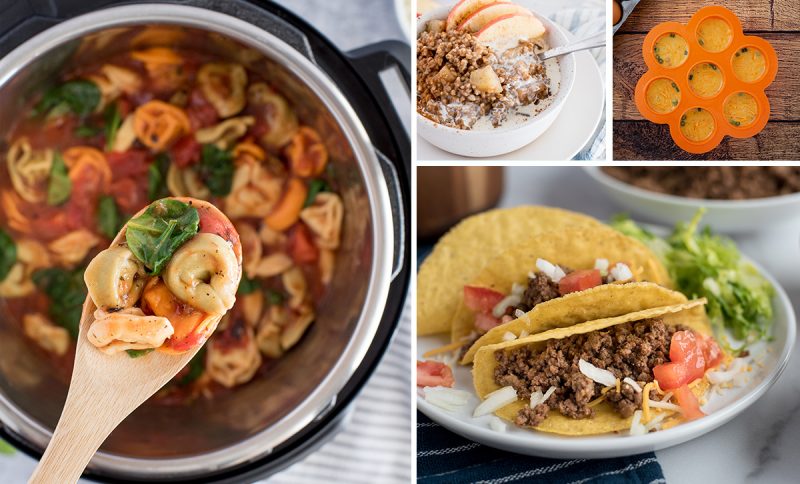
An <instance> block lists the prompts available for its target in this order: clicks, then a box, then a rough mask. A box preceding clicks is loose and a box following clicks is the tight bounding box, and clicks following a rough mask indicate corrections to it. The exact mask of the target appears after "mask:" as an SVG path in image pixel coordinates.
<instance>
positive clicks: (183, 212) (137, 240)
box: [125, 199, 200, 275]
mask: <svg viewBox="0 0 800 484" xmlns="http://www.w3.org/2000/svg"><path fill="white" fill-rule="evenodd" d="M199 225H200V215H199V214H198V213H197V209H196V208H194V207H192V206H191V205H189V204H186V203H183V202H179V201H178V200H170V199H165V200H158V201H156V202H153V203H152V204H150V206H149V207H147V210H145V211H144V213H143V214H142V215H140V216H138V217H136V218H133V219H131V220H130V221H129V222H128V229H127V231H126V233H125V238H126V240H127V242H128V248H130V249H131V252H133V255H135V256H136V258H137V259H139V260H140V261H142V263H143V264H144V265H145V266H146V267H147V268H148V269H150V271H151V274H153V275H158V274H160V273H161V271H162V270H163V269H164V266H166V265H167V262H169V259H170V258H171V257H172V254H173V253H174V252H175V251H176V250H178V247H180V246H181V244H183V243H184V242H186V241H187V240H189V239H191V238H192V237H194V235H195V234H196V233H197V229H198V226H199Z"/></svg>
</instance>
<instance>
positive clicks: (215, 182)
mask: <svg viewBox="0 0 800 484" xmlns="http://www.w3.org/2000/svg"><path fill="white" fill-rule="evenodd" d="M197 172H198V173H199V175H200V178H202V180H203V181H204V182H205V184H206V186H207V187H208V189H209V191H210V192H211V194H212V195H216V196H218V197H224V196H225V195H227V194H229V193H230V192H231V183H232V182H233V155H232V154H231V152H230V151H225V150H221V149H219V148H217V147H216V146H214V145H203V151H202V152H201V155H200V163H199V164H198V166H197Z"/></svg>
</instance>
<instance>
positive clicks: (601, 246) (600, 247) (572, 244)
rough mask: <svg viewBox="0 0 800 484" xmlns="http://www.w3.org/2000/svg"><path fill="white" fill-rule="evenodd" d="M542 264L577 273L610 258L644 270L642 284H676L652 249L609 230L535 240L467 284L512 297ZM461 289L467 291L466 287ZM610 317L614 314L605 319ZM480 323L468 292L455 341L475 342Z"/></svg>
mask: <svg viewBox="0 0 800 484" xmlns="http://www.w3.org/2000/svg"><path fill="white" fill-rule="evenodd" d="M537 259H545V260H547V261H548V262H551V263H553V264H557V265H563V266H566V267H569V268H570V269H574V270H580V269H592V268H594V264H595V261H596V260H597V259H607V260H608V261H609V263H611V264H613V263H616V262H625V263H627V264H628V265H629V266H630V268H631V270H633V271H634V274H637V269H639V268H641V271H640V272H638V275H639V276H640V278H641V280H644V281H649V282H654V283H656V284H659V285H661V286H665V287H671V285H672V282H671V281H670V278H669V273H668V272H667V270H666V268H665V267H664V266H663V265H662V264H661V262H660V261H659V260H658V258H657V257H656V256H655V254H653V252H652V251H650V249H648V248H647V247H646V246H645V245H644V244H642V243H640V242H639V241H637V240H634V239H632V238H630V237H628V236H626V235H623V234H621V233H619V232H617V231H616V230H614V229H612V228H611V227H607V226H604V225H603V226H600V227H573V228H565V229H561V230H558V231H550V232H546V233H543V234H540V235H539V236H536V237H531V238H530V239H528V240H526V241H524V242H522V243H520V244H518V245H516V246H514V247H512V248H510V249H509V250H507V251H506V252H503V253H501V254H499V255H497V256H496V257H494V258H493V259H492V260H491V261H489V262H487V263H486V265H485V266H483V269H481V271H480V272H479V273H478V274H477V275H476V277H475V278H474V279H471V280H470V281H469V282H468V283H467V284H468V285H470V286H479V287H486V288H489V289H494V290H495V291H499V292H501V293H503V294H509V293H510V292H511V288H512V286H513V285H514V283H517V284H525V285H527V283H528V273H529V272H531V271H536V270H538V269H536V260H537ZM461 289H462V291H463V287H462V288H461ZM559 299H561V298H559ZM678 302H679V301H678ZM667 304H670V303H667ZM651 307H652V306H651ZM606 316H611V315H610V314H606V315H599V317H606ZM591 319H596V318H591ZM474 321H475V313H474V312H473V311H472V310H470V309H469V308H467V307H466V306H465V305H464V297H463V292H462V293H461V294H460V296H459V301H458V306H457V309H456V311H455V312H454V313H453V315H452V323H451V339H452V341H453V342H456V341H461V340H463V339H465V338H467V337H469V335H470V334H471V333H472V332H473V330H474ZM583 321H587V319H584V320H583Z"/></svg>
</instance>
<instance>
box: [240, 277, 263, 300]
mask: <svg viewBox="0 0 800 484" xmlns="http://www.w3.org/2000/svg"><path fill="white" fill-rule="evenodd" d="M259 287H261V284H259V282H258V279H250V278H249V277H247V276H245V275H244V274H243V275H242V280H241V282H239V290H238V291H236V294H239V295H240V296H243V295H245V294H250V293H252V292H254V291H256V290H258V288H259Z"/></svg>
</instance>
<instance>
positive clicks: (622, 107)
mask: <svg viewBox="0 0 800 484" xmlns="http://www.w3.org/2000/svg"><path fill="white" fill-rule="evenodd" d="M708 5H723V6H725V7H727V8H729V9H730V10H731V11H733V12H734V13H735V14H736V15H737V16H738V17H739V19H740V20H741V21H742V26H743V27H744V30H745V33H746V34H748V35H750V34H752V35H758V36H759V37H762V38H764V39H765V40H767V41H769V42H770V43H771V44H772V47H774V48H775V51H776V52H777V54H778V65H779V67H778V76H777V78H776V79H775V81H774V82H773V83H772V85H771V86H770V87H769V88H768V89H767V91H766V92H767V96H768V97H769V101H770V106H771V115H770V120H769V123H768V124H767V126H766V127H765V128H764V130H763V131H762V132H761V133H759V134H758V135H757V136H755V137H753V138H748V139H735V138H731V137H726V138H725V139H723V141H722V143H720V145H719V146H718V147H716V148H715V149H714V150H712V151H710V152H708V153H704V154H700V155H694V154H691V153H687V152H685V151H683V150H682V149H680V148H678V147H677V146H676V145H675V143H674V142H673V141H672V138H671V137H670V135H669V128H668V127H667V125H659V124H654V123H652V122H650V121H647V120H645V119H644V118H643V117H642V115H641V114H639V110H638V109H636V104H635V103H634V100H633V96H634V91H635V89H636V83H637V82H638V80H639V78H640V77H641V76H642V74H644V73H645V71H646V70H647V67H646V66H645V64H644V60H643V59H642V42H643V41H644V38H645V36H646V35H647V32H649V31H650V29H652V28H653V27H655V26H656V25H657V24H659V23H661V22H667V21H676V22H680V23H683V24H685V23H686V22H688V21H689V19H690V18H691V17H692V15H693V14H694V13H695V12H697V11H698V10H700V9H701V8H702V7H705V6H708ZM614 159H615V160H800V0H716V1H713V0H642V2H640V3H639V5H638V6H637V7H636V9H635V10H634V11H633V12H632V13H631V16H630V17H629V18H628V20H627V22H625V24H624V25H623V26H622V27H621V28H620V29H619V31H618V32H617V35H616V36H615V37H614Z"/></svg>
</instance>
